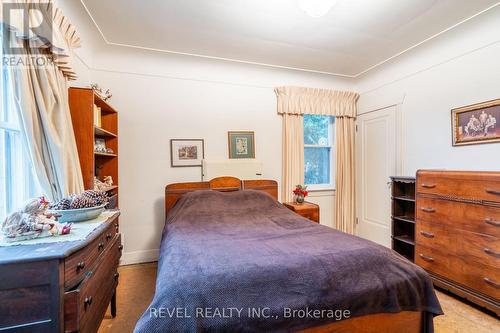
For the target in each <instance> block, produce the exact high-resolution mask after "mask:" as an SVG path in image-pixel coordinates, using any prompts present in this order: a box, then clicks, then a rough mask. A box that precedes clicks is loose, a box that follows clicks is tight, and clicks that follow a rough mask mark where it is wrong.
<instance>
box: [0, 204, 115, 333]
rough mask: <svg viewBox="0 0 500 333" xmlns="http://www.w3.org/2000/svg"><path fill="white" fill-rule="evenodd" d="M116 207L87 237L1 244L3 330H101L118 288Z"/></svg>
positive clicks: (0, 314)
mask: <svg viewBox="0 0 500 333" xmlns="http://www.w3.org/2000/svg"><path fill="white" fill-rule="evenodd" d="M118 215H119V213H118V212H116V214H114V215H113V216H111V217H110V218H108V220H107V221H106V222H104V223H103V224H102V225H100V226H99V227H98V228H97V229H96V230H94V231H93V232H92V233H91V234H90V235H89V236H88V237H87V238H86V239H85V240H82V241H73V242H60V243H49V244H37V245H20V246H11V247H0V331H2V332H3V331H6V332H96V331H97V329H98V328H99V324H100V322H101V321H102V318H103V317H104V314H105V312H106V309H107V307H108V305H109V304H110V302H111V312H112V315H113V316H114V315H115V314H116V298H115V290H116V286H117V284H118V272H117V268H118V263H119V260H120V257H121V250H122V246H121V237H120V234H119V233H118V230H119V225H118Z"/></svg>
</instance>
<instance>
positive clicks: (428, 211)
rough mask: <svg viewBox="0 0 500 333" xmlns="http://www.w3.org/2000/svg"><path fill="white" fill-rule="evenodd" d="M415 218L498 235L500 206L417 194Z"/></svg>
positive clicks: (499, 235)
mask: <svg viewBox="0 0 500 333" xmlns="http://www.w3.org/2000/svg"><path fill="white" fill-rule="evenodd" d="M417 219H418V220H423V221H429V222H433V223H435V224H441V225H445V226H448V227H451V228H459V229H463V230H467V231H471V232H477V233H481V234H487V235H490V236H495V237H500V208H499V207H491V206H482V205H477V204H470V203H463V202H454V201H446V200H441V199H433V198H427V197H423V196H420V195H419V196H418V198H417Z"/></svg>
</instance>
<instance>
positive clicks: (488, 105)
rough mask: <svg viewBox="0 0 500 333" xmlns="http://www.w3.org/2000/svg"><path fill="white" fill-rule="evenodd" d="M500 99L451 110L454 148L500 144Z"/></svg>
mask: <svg viewBox="0 0 500 333" xmlns="http://www.w3.org/2000/svg"><path fill="white" fill-rule="evenodd" d="M499 120H500V99H496V100H493V101H488V102H483V103H478V104H473V105H468V106H464V107H460V108H456V109H453V110H451V124H452V132H453V146H463V145H472V144H480V143H492V142H500V125H499V124H497V121H499Z"/></svg>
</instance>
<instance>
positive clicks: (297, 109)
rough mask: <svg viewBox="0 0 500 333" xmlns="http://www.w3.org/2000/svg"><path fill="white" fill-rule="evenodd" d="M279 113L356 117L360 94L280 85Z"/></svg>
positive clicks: (277, 93) (277, 92)
mask: <svg viewBox="0 0 500 333" xmlns="http://www.w3.org/2000/svg"><path fill="white" fill-rule="evenodd" d="M274 92H275V93H276V96H277V97H278V113H280V114H283V113H287V114H316V115H325V116H326V115H328V116H336V117H351V118H355V117H356V101H357V100H358V98H359V94H358V93H355V92H350V91H336V90H330V89H318V88H302V87H278V88H275V89H274Z"/></svg>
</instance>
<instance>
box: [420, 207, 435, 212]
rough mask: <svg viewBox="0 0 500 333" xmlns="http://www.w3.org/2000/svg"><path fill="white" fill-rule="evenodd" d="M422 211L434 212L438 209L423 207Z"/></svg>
mask: <svg viewBox="0 0 500 333" xmlns="http://www.w3.org/2000/svg"><path fill="white" fill-rule="evenodd" d="M420 210H421V211H423V212H426V213H434V212H435V211H436V210H435V209H434V208H430V207H422V208H420Z"/></svg>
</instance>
